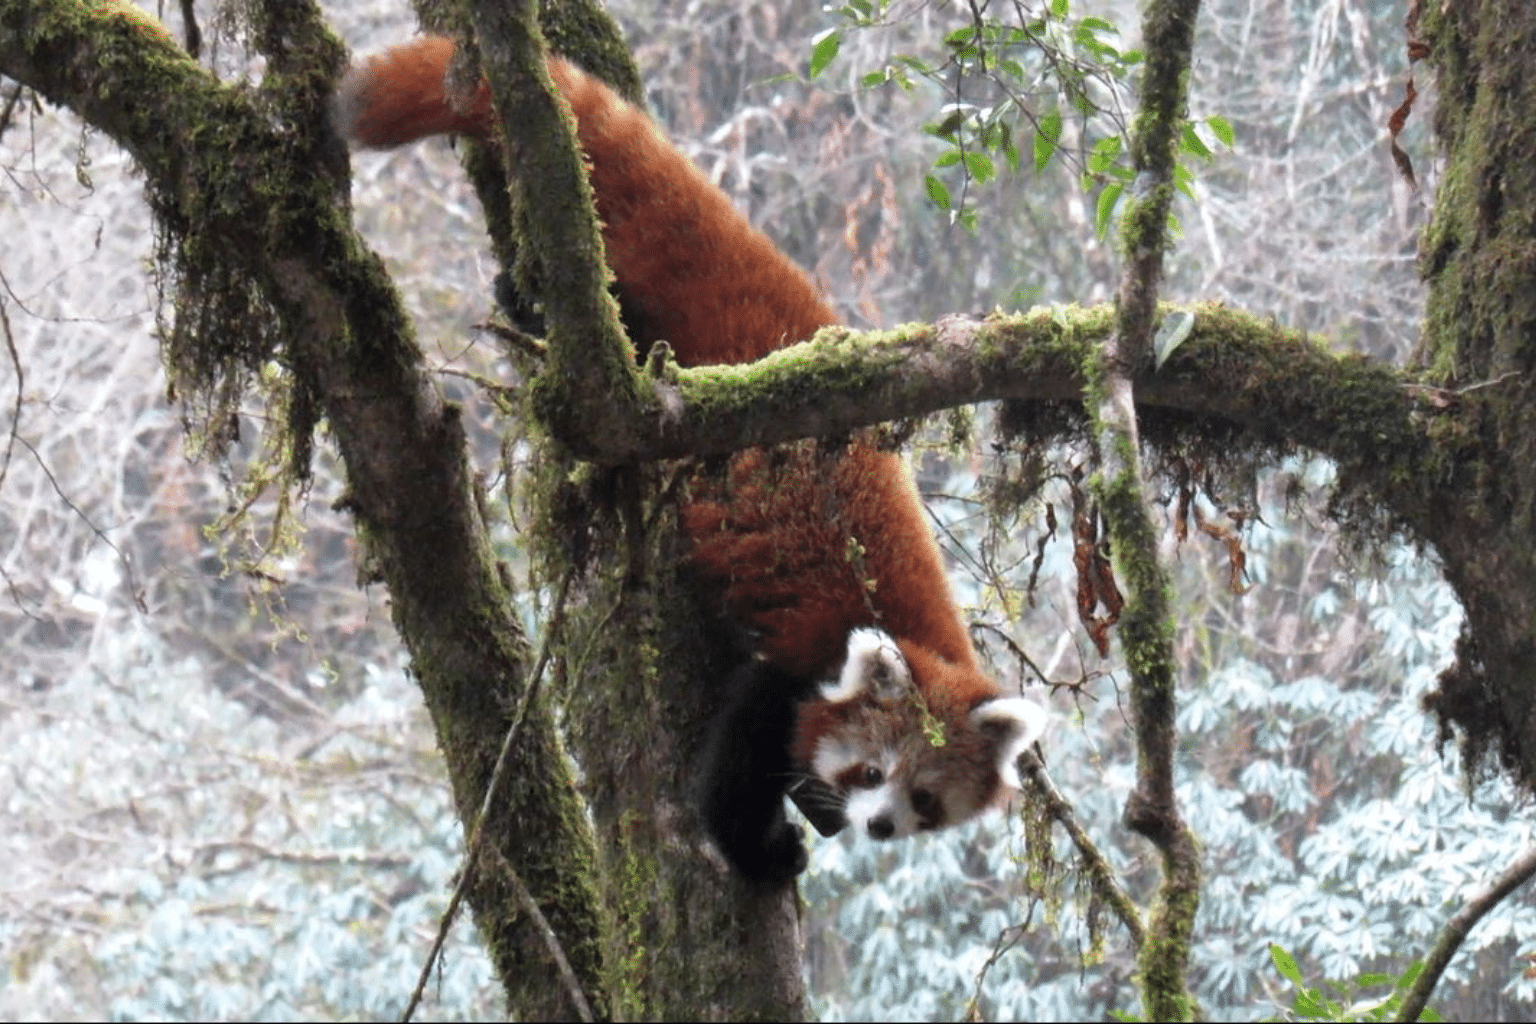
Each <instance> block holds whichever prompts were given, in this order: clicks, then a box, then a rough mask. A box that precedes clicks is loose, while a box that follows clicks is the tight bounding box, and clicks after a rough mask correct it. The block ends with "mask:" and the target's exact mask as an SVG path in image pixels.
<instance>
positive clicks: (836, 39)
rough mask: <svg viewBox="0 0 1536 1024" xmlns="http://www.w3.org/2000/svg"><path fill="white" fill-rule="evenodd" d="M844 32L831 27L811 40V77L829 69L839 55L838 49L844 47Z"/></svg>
mask: <svg viewBox="0 0 1536 1024" xmlns="http://www.w3.org/2000/svg"><path fill="white" fill-rule="evenodd" d="M842 45H843V33H842V30H840V29H835V28H829V29H827V30H826V31H825V32H822V33H820V34H819V35H817V36H816V38H815V39H813V40H812V41H811V77H812V78H815V77H816V76H817V75H819V74H821V73H822V72H823V71H825V70H826V69H827V65H828V64H831V63H832V60H833V58H835V57H836V56H837V51H838V50H839V49H841V48H842Z"/></svg>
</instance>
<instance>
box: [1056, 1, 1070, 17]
mask: <svg viewBox="0 0 1536 1024" xmlns="http://www.w3.org/2000/svg"><path fill="white" fill-rule="evenodd" d="M1071 9H1072V5H1071V4H1070V3H1069V2H1068V0H1051V16H1052V17H1054V18H1065V17H1066V16H1067V14H1068V12H1069V11H1071Z"/></svg>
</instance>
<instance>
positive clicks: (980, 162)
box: [965, 152, 997, 185]
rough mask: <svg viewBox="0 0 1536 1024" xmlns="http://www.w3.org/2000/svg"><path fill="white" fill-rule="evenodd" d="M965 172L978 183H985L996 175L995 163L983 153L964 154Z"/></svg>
mask: <svg viewBox="0 0 1536 1024" xmlns="http://www.w3.org/2000/svg"><path fill="white" fill-rule="evenodd" d="M965 173H966V174H969V175H970V176H971V179H972V180H973V181H975V182H976V184H978V185H985V184H986V183H987V182H989V181H991V180H992V179H993V178H995V177H997V165H996V164H994V163H993V162H992V158H991V157H989V156H987V154H985V153H975V152H972V153H967V154H965Z"/></svg>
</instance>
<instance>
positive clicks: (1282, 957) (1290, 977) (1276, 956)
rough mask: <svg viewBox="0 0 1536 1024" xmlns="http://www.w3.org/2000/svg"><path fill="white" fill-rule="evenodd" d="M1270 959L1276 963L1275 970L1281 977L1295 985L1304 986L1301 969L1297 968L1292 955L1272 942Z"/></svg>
mask: <svg viewBox="0 0 1536 1024" xmlns="http://www.w3.org/2000/svg"><path fill="white" fill-rule="evenodd" d="M1269 958H1270V959H1271V960H1273V961H1274V962H1275V970H1277V971H1279V972H1280V975H1281V977H1283V978H1285V980H1287V981H1289V982H1290V983H1291V984H1293V985H1301V984H1302V980H1301V968H1299V967H1297V966H1296V961H1295V960H1293V959H1291V954H1289V953H1287V952H1286V951H1285V950H1283V949H1281V948H1280V947H1279V946H1277V945H1275V944H1274V943H1273V942H1271V943H1270V944H1269Z"/></svg>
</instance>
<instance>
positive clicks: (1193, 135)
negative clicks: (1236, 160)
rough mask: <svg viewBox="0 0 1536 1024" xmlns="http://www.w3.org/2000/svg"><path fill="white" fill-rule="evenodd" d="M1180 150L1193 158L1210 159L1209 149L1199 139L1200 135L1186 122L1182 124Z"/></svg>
mask: <svg viewBox="0 0 1536 1024" xmlns="http://www.w3.org/2000/svg"><path fill="white" fill-rule="evenodd" d="M1181 148H1182V149H1183V150H1184V152H1186V153H1193V154H1194V155H1195V156H1198V157H1202V158H1204V159H1206V160H1209V159H1211V156H1212V153H1211V150H1210V147H1209V146H1207V145H1206V144H1205V142H1204V140H1202V139H1201V138H1200V133H1199V132H1197V131H1195V126H1194V125H1193V124H1191V123H1190V122H1188V121H1185V122H1184V130H1183V146H1182V147H1181Z"/></svg>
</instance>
